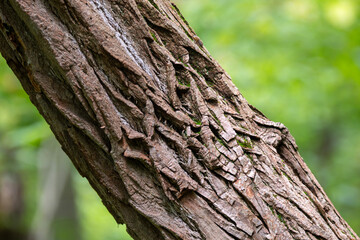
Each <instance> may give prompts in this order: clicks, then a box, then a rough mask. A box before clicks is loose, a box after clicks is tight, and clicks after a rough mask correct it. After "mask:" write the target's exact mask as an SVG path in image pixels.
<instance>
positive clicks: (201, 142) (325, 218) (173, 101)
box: [0, 0, 359, 240]
mask: <svg viewBox="0 0 360 240" xmlns="http://www.w3.org/2000/svg"><path fill="white" fill-rule="evenodd" d="M0 18H1V24H0V28H1V32H2V34H0V49H1V52H2V54H3V56H4V57H5V58H6V60H7V62H8V64H9V66H10V67H11V68H12V69H13V71H14V72H15V74H16V75H17V76H18V78H19V79H20V81H21V83H22V85H23V87H24V89H25V90H26V92H27V93H28V94H29V96H30V99H31V101H32V102H33V103H34V105H35V106H36V107H37V108H38V109H39V111H40V113H41V114H42V115H43V116H44V118H45V119H46V121H47V122H48V123H49V124H50V126H51V129H52V131H53V132H54V134H55V135H56V137H57V139H58V140H59V142H60V143H61V145H62V147H63V149H64V150H65V152H66V153H67V154H68V155H69V157H70V158H71V159H72V161H73V163H74V165H75V166H76V167H77V169H78V171H79V172H80V174H81V175H83V176H85V177H86V178H87V179H88V180H89V182H90V184H91V185H92V187H93V188H94V189H95V190H96V191H97V193H98V194H99V195H100V196H101V198H102V200H103V202H104V204H105V205H106V207H107V208H108V210H109V211H110V212H111V213H112V215H113V216H114V218H115V219H116V221H117V222H119V223H126V225H127V228H128V232H129V233H130V234H131V235H132V236H133V237H134V239H146V240H148V239H149V240H151V239H156V240H158V239H216V240H218V239H359V238H358V237H357V236H356V235H355V233H354V232H353V230H352V229H351V228H350V227H349V225H348V224H347V223H346V222H345V221H344V220H343V219H342V218H341V217H340V215H339V213H338V212H337V211H336V210H335V208H334V206H333V205H332V203H331V202H330V200H329V199H328V197H327V196H326V194H325V193H324V191H323V189H322V188H321V186H320V185H319V183H318V182H317V181H316V179H315V178H314V176H313V175H312V174H311V172H310V170H309V168H308V167H307V166H306V165H305V163H304V161H303V160H302V158H301V157H300V155H299V153H298V152H297V146H296V144H295V141H294V139H293V137H292V136H291V135H290V134H289V132H288V130H287V128H286V127H285V126H284V125H282V124H281V123H275V122H272V121H270V120H268V119H267V118H266V117H265V116H264V115H263V114H262V113H260V112H259V111H258V110H256V109H255V108H254V107H252V106H251V105H250V104H248V103H247V101H246V100H245V99H244V98H243V96H242V95H241V94H240V93H239V91H238V90H237V88H236V87H235V86H234V84H233V83H232V82H231V79H230V77H229V76H228V75H227V74H226V73H225V72H224V70H223V69H222V68H221V67H220V66H219V65H218V63H217V62H216V61H215V60H214V59H212V57H211V56H210V54H209V53H208V51H207V50H206V48H205V47H204V46H203V45H202V43H201V41H200V40H199V39H198V37H197V36H196V35H195V33H194V31H193V30H192V29H191V28H190V27H189V26H188V24H187V22H186V21H185V20H184V18H183V17H182V16H181V14H180V13H179V10H178V9H177V7H176V6H175V5H174V4H171V3H170V2H169V1H168V0H51V1H45V0H3V1H1V3H0Z"/></svg>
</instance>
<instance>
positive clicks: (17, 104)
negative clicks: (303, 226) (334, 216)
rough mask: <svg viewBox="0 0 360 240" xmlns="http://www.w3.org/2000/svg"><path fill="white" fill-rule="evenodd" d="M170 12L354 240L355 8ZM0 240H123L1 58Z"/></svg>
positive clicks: (357, 149) (359, 218)
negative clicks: (282, 142) (287, 138)
mask: <svg viewBox="0 0 360 240" xmlns="http://www.w3.org/2000/svg"><path fill="white" fill-rule="evenodd" d="M175 3H176V4H177V5H178V7H179V8H180V10H181V11H182V13H183V15H184V16H185V18H186V19H187V21H188V22H189V23H190V26H192V27H193V29H194V30H195V32H196V33H197V35H198V36H200V38H201V39H202V40H203V42H204V45H205V46H206V48H207V49H208V50H209V51H210V52H211V53H212V55H213V57H214V58H215V59H216V60H217V61H218V62H219V63H220V64H221V66H223V68H224V69H225V70H226V71H227V72H228V73H229V74H230V76H231V77H232V79H233V81H234V83H235V84H236V86H237V87H238V88H239V90H240V92H241V93H242V94H243V95H244V96H245V98H246V99H247V100H248V101H249V103H251V104H252V105H254V106H255V107H256V108H258V109H259V110H260V111H262V112H263V113H264V114H265V115H266V116H267V117H268V118H270V119H271V120H273V121H278V122H282V123H284V124H285V125H286V126H287V127H288V128H289V129H290V132H291V134H292V135H293V136H294V137H295V139H296V142H297V144H298V146H299V150H300V153H301V155H302V157H303V158H304V160H305V162H306V164H307V165H308V166H309V167H310V169H311V170H312V171H313V173H314V175H315V176H316V177H317V179H318V180H319V182H320V184H321V185H322V186H323V188H324V190H325V192H326V193H327V194H328V196H329V197H330V199H331V200H332V202H333V203H334V205H335V207H336V208H337V209H338V211H339V212H340V214H341V215H342V216H343V217H344V218H345V220H346V221H347V222H348V223H349V224H350V225H351V227H352V228H353V229H354V230H355V232H357V233H358V234H359V233H360V177H359V173H360V18H359V6H360V4H359V3H360V1H358V0H317V1H315V0H282V1H279V0H267V1H264V0H221V1H214V0H197V1H191V0H177V1H175ZM15 190H16V191H15ZM9 196H10V197H9ZM12 198H16V201H14V199H12ZM9 199H10V200H9ZM11 199H12V200H11ZM44 223H46V224H44ZM5 231H6V232H7V233H8V234H9V233H10V232H13V233H14V234H17V235H18V236H19V235H21V236H26V235H29V234H32V235H33V236H36V237H37V239H39V240H41V239H86V240H100V239H110V240H112V239H114V240H115V239H121V240H126V239H131V238H130V237H128V236H127V234H126V231H125V226H117V224H116V222H115V220H114V219H113V218H112V217H111V215H110V214H109V213H108V212H107V210H106V209H105V207H104V206H102V204H101V201H100V198H99V197H98V196H97V195H96V194H95V192H94V191H93V190H92V189H91V188H90V186H89V185H88V183H87V181H86V180H85V179H82V178H81V177H80V176H79V174H78V173H77V172H76V170H75V169H74V168H73V166H72V165H71V164H70V161H69V160H67V159H66V156H65V155H64V154H63V153H62V152H61V151H60V147H59V145H58V144H57V143H56V141H55V140H54V138H53V137H52V133H51V131H50V129H49V127H48V125H47V124H46V123H45V121H44V120H43V119H42V118H41V116H40V115H39V114H38V112H37V110H36V109H35V107H34V106H32V104H31V103H30V101H29V99H28V97H27V95H26V94H25V93H24V91H23V90H22V88H21V86H20V83H19V81H18V80H17V79H16V77H15V76H14V75H13V74H12V72H11V70H10V69H9V68H8V67H7V65H6V63H5V61H4V60H3V59H2V58H1V60H0V236H1V234H2V233H1V232H5Z"/></svg>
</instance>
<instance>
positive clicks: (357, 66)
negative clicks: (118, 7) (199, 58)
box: [176, 0, 360, 233]
mask: <svg viewBox="0 0 360 240" xmlns="http://www.w3.org/2000/svg"><path fill="white" fill-rule="evenodd" d="M176 3H177V4H178V7H179V8H180V9H181V11H182V13H183V15H184V16H185V18H186V19H187V20H188V22H189V23H190V26H192V27H193V29H194V30H195V32H196V34H197V35H198V36H199V37H200V38H201V39H202V40H203V42H204V45H205V46H206V48H207V49H208V50H209V51H210V52H211V54H212V55H213V57H214V58H215V59H216V60H217V61H219V63H220V64H221V66H222V67H223V68H224V69H225V70H226V71H227V72H228V73H229V74H230V76H231V77H232V78H233V81H234V83H235V84H236V85H237V87H238V88H239V90H240V92H241V93H242V94H243V95H244V96H245V98H246V99H247V100H248V101H249V102H250V103H251V104H252V105H254V106H255V107H257V108H258V109H259V110H260V111H262V112H263V113H264V114H265V115H266V116H267V117H268V118H270V119H271V120H273V121H279V122H282V123H284V124H285V125H286V126H287V127H288V128H289V129H290V132H291V133H292V135H293V136H294V137H295V139H296V142H297V144H298V145H299V150H300V153H301V155H302V156H303V158H304V160H305V162H306V163H307V164H308V165H309V167H310V168H311V170H312V171H313V173H314V174H315V176H316V177H317V179H318V180H319V182H320V184H321V185H322V186H323V188H324V189H325V191H326V193H327V194H328V196H329V197H330V199H331V200H332V202H333V203H334V205H335V206H336V208H337V209H338V210H339V212H340V213H341V215H342V216H343V217H344V218H345V219H346V220H347V222H348V223H349V224H350V225H351V226H352V228H353V229H354V230H355V231H356V232H357V233H360V217H359V216H360V201H359V199H360V178H359V173H360V124H359V123H360V18H359V10H360V9H359V6H360V5H359V3H360V1H358V0H316V1H315V0H283V1H279V0H267V1H263V0H221V1H213V0H197V1H190V0H178V1H176Z"/></svg>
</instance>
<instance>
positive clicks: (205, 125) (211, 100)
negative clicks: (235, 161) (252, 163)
mask: <svg viewBox="0 0 360 240" xmlns="http://www.w3.org/2000/svg"><path fill="white" fill-rule="evenodd" d="M200 46H201V45H200ZM185 64H186V63H185ZM180 65H181V64H180ZM185 67H188V66H185ZM190 67H191V66H190ZM205 75H206V74H205ZM35 86H36V85H35ZM214 88H216V87H214ZM200 90H201V89H200ZM207 100H209V99H207ZM210 100H211V101H213V100H214V99H213V100H212V99H211V98H210ZM215 100H216V99H215ZM215 102H216V101H215ZM215 119H216V118H215ZM220 122H221V120H220ZM195 123H196V121H195ZM215 125H216V124H215ZM263 125H264V123H263ZM204 126H206V125H204ZM213 127H214V126H213ZM200 135H201V134H200ZM221 138H226V137H224V136H220V138H219V139H220V140H221ZM225 140H226V139H225ZM243 147H244V146H243ZM245 148H246V146H245Z"/></svg>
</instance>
